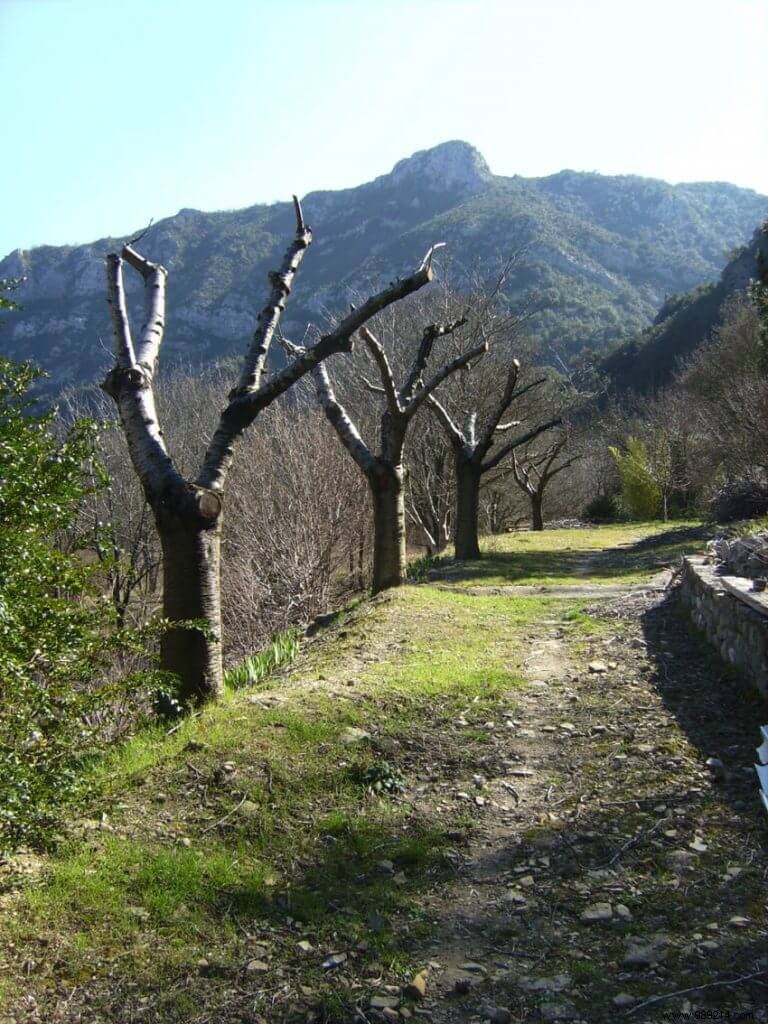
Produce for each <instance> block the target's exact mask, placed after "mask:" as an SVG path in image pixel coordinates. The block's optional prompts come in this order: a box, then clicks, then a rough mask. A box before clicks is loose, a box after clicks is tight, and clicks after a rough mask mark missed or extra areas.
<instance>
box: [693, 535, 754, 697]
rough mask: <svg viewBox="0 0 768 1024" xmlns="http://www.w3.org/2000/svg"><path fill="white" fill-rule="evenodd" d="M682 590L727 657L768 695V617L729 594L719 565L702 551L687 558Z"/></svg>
mask: <svg viewBox="0 0 768 1024" xmlns="http://www.w3.org/2000/svg"><path fill="white" fill-rule="evenodd" d="M680 593H681V597H682V599H683V602H684V603H685V604H686V605H687V606H688V607H689V609H690V612H691V618H692V619H693V621H694V623H695V625H696V626H698V628H699V629H701V630H703V632H704V633H705V634H706V636H707V639H708V640H709V642H710V643H711V644H712V645H713V646H714V647H715V648H716V649H717V650H718V651H719V653H720V656H721V657H722V659H723V661H726V662H728V663H729V664H731V665H734V666H736V667H737V668H739V669H741V671H742V672H744V674H745V675H747V676H748V677H749V678H750V679H752V681H753V682H754V683H755V685H756V686H757V688H758V690H759V691H760V693H761V694H762V695H763V696H764V697H768V617H766V616H765V615H761V614H760V613H759V612H757V611H754V610H753V609H752V608H750V607H749V606H748V605H746V604H744V603H743V601H740V600H739V599H738V598H736V597H734V596H733V595H732V594H729V593H728V591H727V590H726V589H725V587H724V586H723V584H722V581H721V579H720V577H719V576H718V574H717V572H716V566H714V565H712V564H711V563H710V562H709V560H708V559H707V558H705V557H703V556H700V555H699V556H693V555H692V556H689V557H688V558H684V559H683V575H682V583H681V588H680Z"/></svg>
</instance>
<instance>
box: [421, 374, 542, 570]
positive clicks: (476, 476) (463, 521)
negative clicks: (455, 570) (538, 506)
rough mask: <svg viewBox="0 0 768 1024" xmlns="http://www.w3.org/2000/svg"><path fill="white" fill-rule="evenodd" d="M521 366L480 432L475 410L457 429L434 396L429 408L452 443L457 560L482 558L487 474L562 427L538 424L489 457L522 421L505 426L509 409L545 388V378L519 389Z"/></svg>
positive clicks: (513, 438) (507, 381)
mask: <svg viewBox="0 0 768 1024" xmlns="http://www.w3.org/2000/svg"><path fill="white" fill-rule="evenodd" d="M519 376H520V363H519V362H518V360H517V359H513V360H512V364H511V366H510V368H509V370H508V372H507V380H506V385H505V387H504V392H503V394H502V396H501V398H500V399H499V401H498V402H497V403H496V405H495V406H494V407H493V408H492V411H491V412H490V413H489V414H488V416H487V417H486V418H485V424H484V426H483V427H482V429H480V430H478V427H477V421H478V411H477V408H474V409H473V410H472V411H471V412H469V413H468V414H467V415H466V420H465V426H464V427H463V428H462V427H460V426H458V425H457V423H456V422H455V420H454V419H453V418H452V417H451V415H450V414H449V413H448V411H447V409H446V408H445V406H444V405H443V404H442V403H441V402H440V401H438V399H437V398H436V397H435V396H434V395H431V396H430V398H429V407H430V409H431V410H432V412H433V413H434V414H435V416H436V417H437V419H438V421H439V422H440V423H441V424H442V426H443V429H444V431H445V433H446V435H447V437H448V439H449V441H450V443H451V446H452V448H453V454H454V465H455V470H456V516H455V523H454V530H455V537H456V557H457V558H480V543H479V540H478V513H479V506H480V484H481V481H482V477H483V474H484V473H488V472H490V471H491V470H493V469H495V468H496V467H497V466H498V465H499V464H500V463H501V462H502V461H503V460H504V459H506V458H507V456H509V455H510V453H513V452H514V450H515V449H516V448H519V447H520V446H521V445H524V444H527V443H528V442H529V441H532V440H533V439H534V438H536V437H538V436H539V435H540V434H543V433H544V432H545V431H547V430H549V429H551V428H552V427H554V426H557V424H559V423H560V417H559V416H554V417H551V418H550V419H547V420H544V421H543V422H540V423H537V424H535V425H534V426H532V427H530V428H529V429H528V430H526V431H524V432H523V433H517V434H515V435H514V436H513V437H512V440H511V441H508V442H507V443H506V444H504V445H502V447H501V448H498V449H497V450H496V451H495V452H493V454H489V453H490V451H491V448H492V447H493V445H494V444H495V443H496V440H497V438H498V437H499V436H500V435H501V434H503V433H506V432H507V431H510V430H514V429H515V428H517V427H520V425H521V421H520V420H512V421H510V422H508V423H502V422H501V420H502V417H503V416H504V414H505V413H506V412H507V411H508V410H509V408H510V406H511V405H512V404H513V403H514V402H516V401H517V400H519V399H521V398H522V397H523V396H524V395H526V394H528V393H529V392H531V391H533V390H535V389H536V388H538V387H540V386H541V385H542V384H545V383H546V382H547V380H548V378H547V377H546V376H542V377H538V378H536V379H535V380H532V381H530V382H529V383H527V384H525V385H522V386H521V387H518V386H517V384H518V379H519Z"/></svg>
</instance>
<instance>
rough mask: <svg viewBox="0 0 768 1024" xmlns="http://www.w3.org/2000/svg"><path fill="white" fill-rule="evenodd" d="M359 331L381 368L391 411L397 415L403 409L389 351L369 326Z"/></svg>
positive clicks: (384, 388) (380, 374) (384, 389)
mask: <svg viewBox="0 0 768 1024" xmlns="http://www.w3.org/2000/svg"><path fill="white" fill-rule="evenodd" d="M359 333H360V337H361V338H362V339H363V341H364V342H365V344H366V345H367V346H368V351H369V352H370V353H371V355H372V356H373V358H374V359H375V360H376V365H377V366H378V368H379V376H380V377H381V382H382V384H383V385H384V387H383V391H384V394H385V395H386V396H387V405H388V406H389V411H390V412H391V413H392V414H393V415H395V416H397V415H399V414H400V413H401V412H402V411H403V410H402V409H401V408H400V401H399V399H398V397H397V389H396V388H395V378H394V377H393V376H392V368H391V367H390V365H389V360H388V359H387V353H386V352H385V351H384V348H383V346H382V344H381V342H380V341H379V340H378V338H376V337H375V336H374V335H373V334H371V332H370V331H369V330H368V328H367V327H365V326H364V327H361V328H360V332H359Z"/></svg>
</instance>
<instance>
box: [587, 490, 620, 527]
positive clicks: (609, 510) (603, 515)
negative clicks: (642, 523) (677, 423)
mask: <svg viewBox="0 0 768 1024" xmlns="http://www.w3.org/2000/svg"><path fill="white" fill-rule="evenodd" d="M584 518H585V519H586V521H587V522H588V523H618V522H621V521H622V520H623V519H626V518H627V514H626V512H625V511H624V507H623V505H622V503H621V496H620V495H618V494H598V495H597V496H596V497H594V498H593V499H592V501H590V502H589V504H588V505H587V507H586V508H585V509H584Z"/></svg>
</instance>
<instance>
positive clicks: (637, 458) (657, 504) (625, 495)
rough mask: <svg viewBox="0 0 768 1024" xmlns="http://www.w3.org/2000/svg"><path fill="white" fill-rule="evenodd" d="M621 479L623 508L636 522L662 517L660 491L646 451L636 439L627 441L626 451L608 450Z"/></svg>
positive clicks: (632, 438)
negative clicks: (637, 520)
mask: <svg viewBox="0 0 768 1024" xmlns="http://www.w3.org/2000/svg"><path fill="white" fill-rule="evenodd" d="M610 452H611V455H612V456H613V458H614V459H615V460H616V465H617V467H618V470H619V475H620V476H621V497H622V504H623V506H624V508H625V509H626V510H627V512H628V513H629V514H630V515H631V516H632V517H633V518H635V519H656V518H657V517H658V516H660V515H661V512H662V507H663V501H662V494H661V488H660V487H659V485H658V483H657V482H656V480H655V479H654V477H653V470H652V467H651V464H650V458H649V455H648V448H647V447H646V445H645V442H644V441H641V440H640V438H638V437H628V438H627V442H626V451H623V452H622V451H620V450H619V449H618V448H611V449H610Z"/></svg>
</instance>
